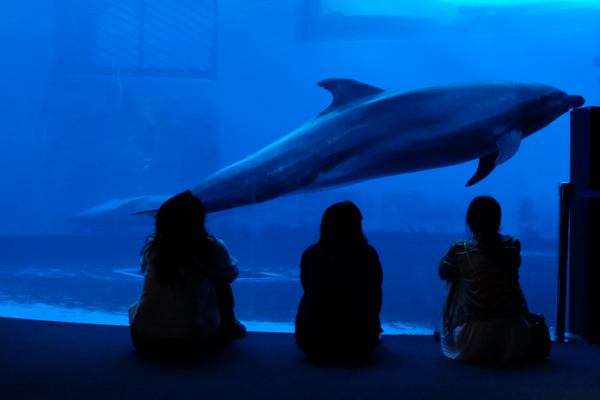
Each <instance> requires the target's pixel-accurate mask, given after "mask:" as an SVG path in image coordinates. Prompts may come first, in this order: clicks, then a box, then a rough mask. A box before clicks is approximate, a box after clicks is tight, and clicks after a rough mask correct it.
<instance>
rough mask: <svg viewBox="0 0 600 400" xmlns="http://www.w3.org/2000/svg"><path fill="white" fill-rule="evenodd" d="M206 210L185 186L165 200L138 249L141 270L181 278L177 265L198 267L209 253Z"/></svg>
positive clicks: (167, 279) (168, 278)
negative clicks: (154, 228)
mask: <svg viewBox="0 0 600 400" xmlns="http://www.w3.org/2000/svg"><path fill="white" fill-rule="evenodd" d="M205 217H206V211H205V210H204V206H203V205H202V202H201V201H200V199H198V198H197V197H196V196H194V195H192V193H191V192H190V191H189V190H186V191H185V192H183V193H179V194H178V195H175V196H174V197H172V198H170V199H169V200H167V201H166V202H165V203H164V204H163V205H162V206H161V207H160V209H159V210H158V214H157V215H156V232H155V234H154V235H150V236H149V237H148V238H147V240H146V245H145V246H144V247H143V248H142V251H141V253H140V259H141V267H142V273H145V272H146V271H147V270H148V269H149V268H151V269H153V270H155V272H156V276H157V279H158V280H159V281H161V282H174V281H176V280H178V279H180V278H181V272H180V268H181V267H183V268H185V269H188V270H195V269H197V270H201V268H202V265H204V261H206V260H207V258H208V256H209V255H210V249H211V246H210V243H209V240H208V233H207V232H206V228H205V226H204V222H205Z"/></svg>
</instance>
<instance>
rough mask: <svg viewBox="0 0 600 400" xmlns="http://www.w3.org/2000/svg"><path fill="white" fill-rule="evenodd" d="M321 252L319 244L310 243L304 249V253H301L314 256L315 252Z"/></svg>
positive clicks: (305, 255) (303, 255)
mask: <svg viewBox="0 0 600 400" xmlns="http://www.w3.org/2000/svg"><path fill="white" fill-rule="evenodd" d="M322 252H323V249H322V246H320V245H319V244H318V243H317V244H312V245H310V246H308V248H307V249H306V250H304V253H302V257H303V258H304V257H312V256H315V255H317V254H320V253H322Z"/></svg>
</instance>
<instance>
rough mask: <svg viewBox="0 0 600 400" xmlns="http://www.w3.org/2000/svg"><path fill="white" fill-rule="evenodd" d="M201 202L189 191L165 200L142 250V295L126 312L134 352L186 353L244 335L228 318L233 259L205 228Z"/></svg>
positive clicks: (231, 303)
mask: <svg viewBox="0 0 600 400" xmlns="http://www.w3.org/2000/svg"><path fill="white" fill-rule="evenodd" d="M204 218H205V211H204V207H203V205H202V202H201V201H200V200H199V199H198V198H197V197H195V196H193V195H192V194H191V192H189V191H186V192H183V193H180V194H178V195H176V196H174V197H172V198H171V199H169V200H167V201H166V202H165V203H164V204H163V205H162V206H161V207H160V209H159V211H158V214H157V217H156V233H155V234H154V235H153V236H150V237H149V238H148V240H147V243H146V245H145V246H144V248H143V249H142V253H141V257H140V260H141V264H142V272H143V274H144V286H143V290H142V294H141V296H140V298H139V300H138V301H137V302H135V303H134V304H133V305H132V306H131V307H130V308H129V323H130V328H131V337H132V341H133V344H134V346H135V348H136V349H137V350H139V351H142V352H148V353H157V354H165V355H166V354H175V353H189V352H190V351H192V352H193V351H194V350H197V349H200V348H204V347H206V345H210V344H211V343H213V342H214V340H215V339H217V338H220V339H232V338H236V337H241V336H244V335H245V333H246V328H245V327H244V326H243V325H242V324H240V323H239V322H238V321H237V320H236V319H235V317H234V314H233V306H234V301H233V293H232V291H231V287H230V286H229V283H231V282H233V281H234V280H235V279H236V277H237V275H238V268H237V261H236V260H235V258H233V257H231V255H230V254H229V252H228V250H227V247H226V246H225V244H224V243H223V242H222V241H221V240H219V239H217V238H215V237H214V236H212V235H209V234H208V233H207V232H206V229H205V227H204Z"/></svg>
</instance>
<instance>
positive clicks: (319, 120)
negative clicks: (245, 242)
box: [192, 79, 585, 212]
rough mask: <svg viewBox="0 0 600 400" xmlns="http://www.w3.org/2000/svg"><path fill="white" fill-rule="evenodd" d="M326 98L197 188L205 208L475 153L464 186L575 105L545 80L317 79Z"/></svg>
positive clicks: (577, 102) (579, 101) (451, 161)
mask: <svg viewBox="0 0 600 400" xmlns="http://www.w3.org/2000/svg"><path fill="white" fill-rule="evenodd" d="M318 85H319V86H321V87H323V88H325V89H327V90H328V91H329V92H331V94H332V95H333V101H332V103H331V105H330V106H329V107H328V108H327V109H325V110H324V111H323V112H321V113H320V114H318V115H317V116H316V117H315V118H313V119H311V120H310V121H308V122H307V123H305V124H304V125H302V126H301V127H299V128H298V129H296V130H295V131H293V132H291V133H290V134H288V135H287V136H285V137H283V138H282V139H280V140H278V141H276V142H275V143H273V144H271V145H269V146H267V147H265V148H264V149H262V150H260V151H258V152H257V153H255V154H253V155H251V156H249V157H247V158H245V159H243V160H241V161H239V162H237V163H235V164H233V165H231V166H229V167H226V168H224V169H222V170H220V171H218V172H216V173H215V174H213V175H211V176H209V177H208V178H207V179H206V180H204V181H203V182H202V183H200V184H199V185H198V186H196V187H195V188H194V189H193V190H192V193H193V194H194V195H196V196H198V197H199V198H200V199H201V200H202V202H203V203H204V206H205V207H206V210H207V212H215V211H220V210H226V209H230V208H234V207H239V206H244V205H248V204H254V203H260V202H263V201H267V200H271V199H274V198H277V197H280V196H285V195H290V194H297V193H307V192H313V191H318V190H323V189H329V188H334V187H340V186H345V185H350V184H353V183H357V182H361V181H365V180H369V179H375V178H381V177H385V176H390V175H398V174H403V173H408V172H415V171H422V170H427V169H433V168H441V167H446V166H450V165H455V164H460V163H464V162H467V161H471V160H474V159H479V160H480V161H479V168H478V169H477V171H476V173H475V175H474V176H473V177H472V178H471V179H470V180H469V181H468V182H467V186H471V185H474V184H476V183H477V182H479V181H481V180H482V179H483V178H485V177H486V176H487V175H489V174H490V173H491V172H492V171H493V170H494V168H495V167H496V166H498V165H501V164H503V163H504V162H506V161H507V160H508V159H510V158H511V157H512V156H513V155H514V154H515V153H516V152H517V150H518V149H519V145H520V144H521V140H522V139H524V138H526V137H528V136H530V135H532V134H533V133H535V132H537V131H538V130H540V129H542V128H544V127H545V126H547V125H548V124H550V123H551V122H552V121H554V120H555V119H556V118H558V117H559V116H561V115H562V114H564V113H565V112H567V111H568V110H569V109H571V108H576V107H580V106H582V105H583V103H584V101H585V100H584V99H583V97H581V96H569V95H567V94H566V93H565V92H563V91H561V90H559V89H556V88H554V87H552V86H548V85H543V84H540V83H526V82H513V81H483V82H465V83H456V84H451V85H443V86H434V87H426V88H421V89H413V90H404V91H385V90H383V89H380V88H377V87H374V86H371V85H368V84H365V83H361V82H357V81H355V80H351V79H326V80H324V81H321V82H319V83H318Z"/></svg>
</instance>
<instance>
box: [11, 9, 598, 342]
mask: <svg viewBox="0 0 600 400" xmlns="http://www.w3.org/2000/svg"><path fill="white" fill-rule="evenodd" d="M0 15H1V17H0V18H1V19H2V23H1V24H0V30H1V33H2V35H1V37H2V39H1V40H0V50H1V51H2V52H3V55H4V60H5V62H3V63H2V65H0V71H1V72H2V73H1V74H0V82H1V87H2V88H3V90H2V93H3V96H2V98H1V99H0V103H1V105H2V106H1V107H0V124H1V125H2V135H0V171H2V174H1V176H0V184H1V187H2V188H3V191H2V193H3V195H2V196H1V197H0V213H1V220H2V224H0V235H1V237H0V248H1V249H2V255H3V257H2V261H0V316H5V317H16V318H32V319H47V320H57V321H74V322H84V323H100V324H122V325H127V324H128V316H127V313H128V309H129V306H130V305H131V304H133V303H134V302H135V301H136V300H137V299H138V298H139V295H140V293H141V289H142V284H143V276H142V275H141V272H140V264H139V256H140V250H141V249H142V247H143V245H144V243H145V241H146V238H147V236H148V235H151V234H152V233H153V232H154V225H153V224H154V219H153V217H152V214H153V213H155V210H156V209H158V208H159V207H160V205H161V204H162V203H163V202H164V201H165V200H166V199H168V198H169V197H171V196H172V195H175V194H177V193H179V192H182V191H184V190H187V189H189V190H192V191H194V193H196V194H198V196H199V197H200V198H201V200H203V201H205V203H206V206H207V208H208V211H209V213H208V216H207V229H208V231H209V232H210V233H212V234H214V235H215V236H216V237H218V238H221V239H222V240H223V241H224V242H225V243H226V245H227V247H228V248H229V251H230V253H231V254H232V255H233V256H234V257H235V258H236V259H237V262H238V266H239V269H240V273H239V277H238V278H237V280H236V281H235V282H233V283H232V290H233V293H234V297H235V304H236V305H235V313H236V316H237V318H238V319H239V320H241V321H242V322H243V323H244V324H246V325H247V326H248V328H249V329H250V330H266V331H284V332H293V330H294V320H295V317H296V313H297V309H298V305H299V303H300V299H301V297H302V294H303V290H302V287H301V285H300V259H301V256H302V254H303V252H304V250H306V249H307V248H308V247H309V246H310V245H311V244H314V243H316V242H317V241H318V240H319V235H320V231H319V229H320V222H321V218H322V216H323V213H324V211H325V210H326V209H327V207H329V206H330V205H332V204H334V203H336V202H341V201H346V200H350V201H352V202H354V203H355V204H356V205H357V206H358V207H359V208H360V210H361V212H362V215H363V221H362V223H363V229H364V233H365V236H366V238H367V240H368V242H369V243H370V244H371V245H372V246H373V247H374V248H375V250H376V251H377V252H378V255H379V259H380V261H381V265H382V268H383V274H384V279H383V282H384V283H383V307H382V310H381V320H382V323H383V329H384V333H387V334H397V333H417V334H431V333H432V331H433V330H434V329H439V328H440V322H441V318H442V315H441V310H442V305H443V302H444V295H445V290H446V286H445V282H444V281H442V280H440V277H439V275H438V266H439V263H440V260H441V258H442V257H443V256H444V254H446V252H447V251H448V249H449V248H450V245H451V244H452V243H453V242H454V241H455V240H458V239H466V238H468V237H470V236H471V235H472V233H471V232H470V231H469V229H468V227H467V225H466V221H465V214H466V211H467V207H468V205H469V202H470V201H471V200H472V199H473V198H474V197H475V196H478V195H490V196H493V197H494V198H496V199H497V200H498V202H499V203H500V205H501V206H502V225H501V230H500V232H501V233H503V234H508V235H513V236H515V237H516V238H518V239H519V240H520V242H521V246H522V251H521V255H522V265H521V269H520V282H521V286H522V288H523V291H524V293H525V296H526V298H527V301H528V305H529V308H530V310H531V311H532V312H535V313H542V314H544V315H545V316H546V318H547V320H548V322H549V325H551V326H553V324H554V319H555V304H556V287H557V279H556V276H557V266H558V259H557V255H558V201H559V197H558V185H559V183H560V182H566V181H568V180H569V134H570V132H569V114H568V111H569V108H571V107H577V106H579V105H580V104H577V101H576V100H572V101H573V103H568V104H571V106H569V105H568V104H567V103H565V102H566V101H567V100H566V99H567V97H564V96H567V95H579V96H583V97H584V98H585V105H586V106H593V105H599V104H600V47H599V46H598V43H600V24H599V23H598V21H600V2H598V1H585V0H580V1H550V0H535V1H534V0H531V1H508V0H505V1H500V0H498V1H474V0H473V1H468V0H418V1H417V0H414V1H391V0H390V1H383V0H379V1H374V0H371V1H363V0H321V1H319V0H262V1H261V0H227V1H224V0H221V1H217V0H170V1H167V0H119V1H116V0H77V1H75V0H53V1H48V0H44V1H42V0H32V1H27V2H2V4H1V5H0ZM328 79H330V80H328ZM331 79H333V80H331ZM335 79H351V80H353V81H345V80H335ZM361 83H362V84H361ZM363 84H364V85H363ZM332 93H334V94H335V101H334V102H333V104H332V101H333V98H334V97H333V95H332ZM569 99H572V98H569ZM561 102H562V103H561ZM559 103H560V104H562V106H561V107H562V108H561V107H558V106H557V104H559ZM565 104H567V105H566V106H565ZM553 105H554V106H556V107H557V108H553V107H554V106H553ZM496 153H497V154H496ZM480 158H483V160H482V161H481V166H480V161H479V160H480ZM478 168H479V170H480V172H477V173H476V171H478ZM213 174H216V175H213ZM468 182H470V183H474V184H469V185H468V186H467V183H468ZM153 210H154V211H153Z"/></svg>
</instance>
